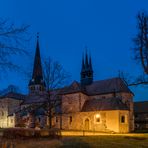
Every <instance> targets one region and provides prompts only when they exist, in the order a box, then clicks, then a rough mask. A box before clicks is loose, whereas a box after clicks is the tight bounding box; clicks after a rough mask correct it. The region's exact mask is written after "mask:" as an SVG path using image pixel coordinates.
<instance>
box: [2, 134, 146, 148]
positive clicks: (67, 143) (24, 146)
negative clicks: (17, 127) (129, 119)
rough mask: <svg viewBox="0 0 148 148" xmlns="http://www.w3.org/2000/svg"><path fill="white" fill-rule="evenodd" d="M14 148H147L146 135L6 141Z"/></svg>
mask: <svg viewBox="0 0 148 148" xmlns="http://www.w3.org/2000/svg"><path fill="white" fill-rule="evenodd" d="M3 142H4V141H3ZM6 142H8V143H13V144H14V146H15V148H147V147H148V134H143V135H142V136H141V135H138V134H135V135H101V136H86V137H80V136H78V137H68V136H67V137H63V138H61V139H59V140H58V139H53V140H51V139H50V140H49V139H47V138H46V139H34V140H31V139H30V140H13V141H10V140H6Z"/></svg>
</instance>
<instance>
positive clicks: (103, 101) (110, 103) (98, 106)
mask: <svg viewBox="0 0 148 148" xmlns="http://www.w3.org/2000/svg"><path fill="white" fill-rule="evenodd" d="M105 110H128V108H127V106H126V104H124V103H123V102H122V101H121V98H114V97H113V98H100V99H90V100H87V101H86V102H85V103H84V105H83V107H82V112H89V111H105Z"/></svg>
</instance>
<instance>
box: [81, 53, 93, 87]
mask: <svg viewBox="0 0 148 148" xmlns="http://www.w3.org/2000/svg"><path fill="white" fill-rule="evenodd" d="M92 82H93V68H92V62H91V56H89V59H88V54H87V50H86V53H85V61H84V57H82V69H81V85H82V86H85V85H90V84H91V83H92Z"/></svg>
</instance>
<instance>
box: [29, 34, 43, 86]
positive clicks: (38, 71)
mask: <svg viewBox="0 0 148 148" xmlns="http://www.w3.org/2000/svg"><path fill="white" fill-rule="evenodd" d="M31 85H42V86H45V83H44V81H43V73H42V64H41V56H40V47H39V33H37V43H36V51H35V58H34V66H33V73H32V79H31V80H30V83H29V86H31Z"/></svg>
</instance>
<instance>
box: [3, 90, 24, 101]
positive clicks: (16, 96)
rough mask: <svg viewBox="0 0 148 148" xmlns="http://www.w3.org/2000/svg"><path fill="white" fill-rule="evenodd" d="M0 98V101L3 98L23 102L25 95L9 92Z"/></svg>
mask: <svg viewBox="0 0 148 148" xmlns="http://www.w3.org/2000/svg"><path fill="white" fill-rule="evenodd" d="M0 98H1V99H4V98H12V99H16V100H25V98H26V95H23V94H19V93H15V92H9V93H7V94H5V95H3V96H1V97H0Z"/></svg>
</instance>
